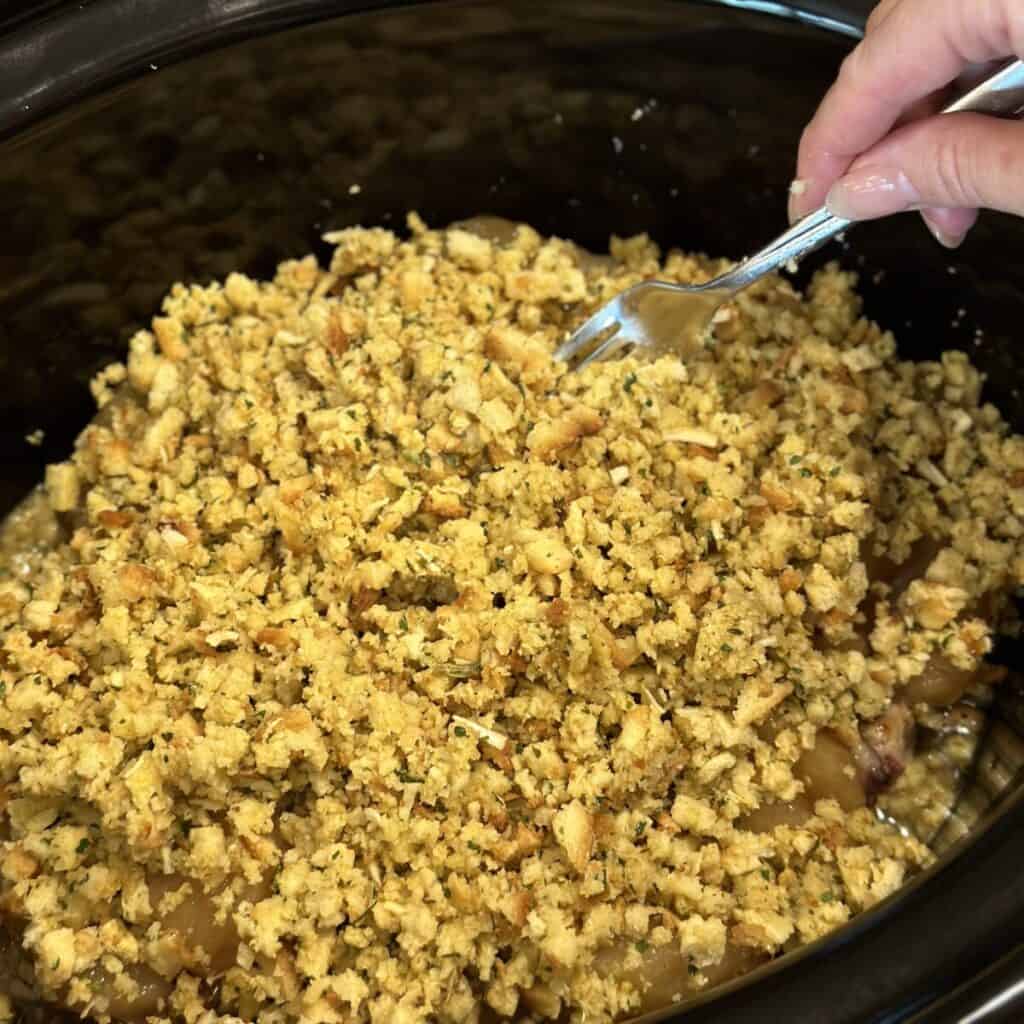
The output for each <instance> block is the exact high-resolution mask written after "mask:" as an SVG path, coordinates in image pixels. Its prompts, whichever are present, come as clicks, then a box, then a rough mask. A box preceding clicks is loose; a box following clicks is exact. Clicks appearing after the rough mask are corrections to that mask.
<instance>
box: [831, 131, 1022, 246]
mask: <svg viewBox="0 0 1024 1024" xmlns="http://www.w3.org/2000/svg"><path fill="white" fill-rule="evenodd" d="M825 202H826V205H827V206H828V208H829V210H830V211H831V212H832V213H834V214H835V215H836V216H839V217H844V218H845V219H847V220H871V219H873V218H875V217H885V216H888V215H889V214H891V213H899V212H901V211H904V210H920V209H924V210H928V209H935V208H940V209H943V208H944V209H945V210H948V211H950V212H949V213H947V214H945V216H946V217H947V218H951V219H952V221H953V222H956V221H957V219H958V216H959V223H961V224H964V225H966V226H967V227H969V226H970V223H971V220H972V218H971V215H970V214H969V213H965V214H961V215H956V214H953V213H952V210H954V209H961V210H964V211H971V210H973V209H975V208H977V207H987V208H989V209H993V210H1001V211H1003V212H1004V213H1014V214H1020V215H1024V125H1022V124H1020V123H1018V122H1015V121H1004V120H1000V119H998V118H994V117H989V116H986V115H984V114H967V113H964V114H940V115H938V116H936V117H930V118H927V119H925V120H923V121H914V122H913V123H911V124H907V125H905V126H904V127H902V128H898V129H897V130H896V131H894V132H893V133H892V134H891V135H889V136H887V137H886V138H885V139H883V140H882V141H881V142H880V143H878V145H876V146H874V147H873V148H872V149H870V150H869V151H868V152H867V153H864V154H863V155H862V156H860V157H858V158H857V160H856V161H855V162H854V163H853V165H852V166H851V167H850V169H849V170H848V171H847V172H846V173H845V174H844V175H843V176H842V177H841V178H840V179H839V180H838V181H836V182H835V184H834V185H833V186H832V188H831V190H830V191H829V193H828V198H827V199H826V201H825Z"/></svg>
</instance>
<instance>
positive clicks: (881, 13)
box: [790, 0, 1024, 248]
mask: <svg viewBox="0 0 1024 1024" xmlns="http://www.w3.org/2000/svg"><path fill="white" fill-rule="evenodd" d="M1019 54H1024V0H881V2H880V3H879V4H878V6H877V7H876V8H875V9H874V11H872V13H871V17H870V18H869V19H868V23H867V30H866V32H865V35H864V39H863V40H862V41H861V42H860V44H859V45H858V46H857V47H856V49H854V50H853V52H852V53H851V54H850V55H849V56H848V57H847V58H846V60H845V61H844V62H843V66H842V68H841V69H840V72H839V75H838V77H837V79H836V82H835V84H834V85H833V86H832V88H831V89H830V90H829V92H828V94H827V95H826V96H825V98H824V100H823V101H822V103H821V105H820V106H819V108H818V110H817V113H816V114H815V115H814V117H813V118H812V120H811V122H810V123H809V124H808V126H807V128H806V129H805V130H804V134H803V137H802V138H801V140H800V152H799V157H798V161H797V182H796V183H795V185H794V188H793V190H792V191H791V194H790V218H791V219H794V220H795V219H796V218H798V217H801V216H803V215H804V214H806V213H808V212H810V211H811V210H813V209H815V208H817V207H818V206H820V205H821V204H822V202H825V203H826V205H827V206H828V207H829V209H830V211H831V212H832V213H834V214H836V215H837V216H840V217H844V218H846V219H848V220H870V219H872V218H875V217H884V216H887V215H888V214H891V213H898V212H900V211H903V210H920V211H921V215H922V217H923V218H924V220H925V223H926V224H927V225H928V227H929V229H930V230H931V232H932V234H934V235H935V237H936V238H937V239H938V240H939V241H940V242H941V243H942V244H943V245H946V246H948V247H950V248H955V247H956V246H957V245H959V244H960V242H962V241H963V238H964V236H965V235H966V234H967V232H968V231H969V230H970V228H971V227H972V226H973V224H974V222H975V220H976V219H977V216H978V208H979V207H986V208H991V209H994V210H1002V211H1004V212H1008V213H1015V214H1020V215H1024V125H1022V124H1020V123H1018V122H1013V121H1005V120H1000V119H997V118H994V117H989V116H986V115H983V114H968V113H958V114H944V115H941V116H939V115H937V114H936V111H938V110H939V109H941V107H942V105H943V102H944V101H945V99H946V95H945V94H946V92H947V91H948V90H949V88H950V87H951V86H953V85H954V84H955V83H956V82H958V80H961V79H962V78H963V77H964V76H973V75H977V74H978V73H979V72H980V71H984V70H986V69H987V66H988V65H990V64H991V63H992V62H993V61H998V60H1001V59H1004V58H1006V57H1009V56H1011V55H1019Z"/></svg>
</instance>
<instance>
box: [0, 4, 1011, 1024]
mask: <svg viewBox="0 0 1024 1024" xmlns="http://www.w3.org/2000/svg"><path fill="white" fill-rule="evenodd" d="M869 7H870V4H869V3H867V2H854V0H847V2H843V0H832V2H828V0H820V2H815V0H800V2H794V3H784V2H775V0H717V2H714V0H709V2H682V0H680V2H673V0H647V2H645V3H635V2H629V0H556V2H551V3H543V4H541V3H530V2H526V0H465V2H453V3H444V2H441V3H422V4H401V3H387V2H377V3H374V2H372V0H365V2H346V0H333V2H330V0H174V2H170V0H167V2H161V0H150V2H147V3H138V2H136V0H92V2H89V3H38V4H13V5H7V7H6V9H5V10H0V139H2V143H0V224H2V225H3V241H4V244H3V246H2V249H0V366H2V369H3V380H4V384H5V386H4V388H3V390H2V393H0V408H2V416H0V453H2V473H0V501H2V504H3V509H4V511H6V510H7V509H8V508H10V507H11V506H12V505H13V503H14V502H15V501H17V499H18V498H19V497H21V496H22V495H23V494H24V493H25V492H26V491H27V490H28V489H29V488H30V487H31V486H33V485H34V484H35V483H36V482H37V481H38V479H39V478H40V476H41V474H42V471H43V466H44V465H45V463H46V462H48V461H53V460H58V459H60V458H62V457H64V455H65V453H66V452H67V451H68V450H69V448H70V445H71V443H72V441H73V439H74V437H75V435H76V434H77V432H78V431H79V430H80V429H81V428H82V426H83V425H84V424H85V423H86V421H87V419H88V418H89V416H90V415H91V410H92V402H91V398H90V395H89V390H88V386H87V382H88V379H89V377H90V375H91V373H92V372H94V371H95V370H96V369H97V368H98V367H99V366H100V365H102V364H104V363H106V362H108V361H110V360H111V359H114V358H118V357H120V355H121V353H122V351H123V348H124V345H125V342H126V339H127V337H128V336H129V334H130V333H131V331H132V330H133V329H134V328H135V327H136V326H138V325H139V324H140V323H141V322H142V321H143V320H145V319H146V318H147V317H148V316H150V315H151V314H152V312H153V310H154V308H155V305H156V303H157V302H158V300H159V297H160V296H161V295H162V294H163V292H164V291H165V290H166V289H167V288H168V287H169V285H170V284H171V283H173V282H174V281H177V280H204V281H205V280H209V279H211V278H213V277H218V276H223V275H225V274H226V273H227V272H229V271H230V270H233V269H237V268H242V269H244V270H246V271H247V272H249V273H252V274H254V275H259V274H261V273H266V272H267V271H269V270H271V269H272V267H273V266H274V264H275V263H276V262H277V261H279V260H280V259H283V258H286V257H288V256H294V255H299V254H302V253H305V252H308V251H311V250H312V251H322V243H321V242H320V235H321V234H322V232H323V231H325V230H328V229H332V228H339V227H344V226H347V225H352V224H367V225H369V224H382V225H386V226H387V225H400V224H401V222H402V218H403V216H404V214H405V212H406V211H407V210H409V209H415V210H418V211H419V212H420V214H421V215H422V216H423V217H424V218H425V219H426V220H427V221H428V222H430V223H432V224H444V223H446V222H449V221H453V220H457V219H459V218H462V217H467V216H472V215H475V214H482V213H486V214H494V215H499V216H504V217H508V218H512V219H520V220H527V221H529V222H531V223H532V224H533V225H535V226H536V227H537V228H538V229H539V230H541V231H543V232H546V233H554V234H558V235H561V236H563V237H568V238H572V239H574V240H575V241H577V242H579V243H581V244H583V245H585V246H589V247H591V248H595V249H601V248H603V247H604V246H605V245H606V244H607V238H608V236H609V234H611V233H612V232H614V233H617V234H620V235H622V234H630V233H635V232H640V231H647V232H649V233H650V234H651V235H652V236H653V237H654V238H655V239H656V240H657V241H659V242H662V243H667V244H670V245H681V246H683V247H685V248H687V249H691V250H704V251H708V252H713V253H718V254H726V255H730V256H733V257H740V256H742V255H743V254H744V253H745V252H748V251H750V250H751V249H752V248H754V247H755V246H757V245H759V244H760V243H762V242H764V241H765V240H766V239H768V238H770V237H771V236H772V235H774V234H776V233H777V232H778V231H779V230H780V229H781V227H782V226H783V222H784V215H785V214H784V211H785V194H786V188H787V185H788V182H789V179H790V177H791V175H792V171H793V162H794V155H795V149H796V142H797V139H798V137H799V133H800V130H801V128H802V126H803V124H804V123H805V122H806V120H807V118H808V116H809V115H810V114H811V112H812V110H813V108H814V106H815V104H816V102H817V100H818V98H819V97H820V96H821V94H822V93H823V91H824V90H825V89H826V88H827V86H828V84H829V82H830V80H831V78H832V77H833V75H834V74H835V72H836V69H837V66H838V64H839V62H840V61H841V59H842V57H843V56H844V54H845V53H846V52H848V50H849V49H850V47H851V46H852V45H853V44H854V42H855V41H856V39H857V37H858V35H859V34H860V32H861V29H862V25H863V21H864V18H865V16H866V14H867V11H868V8H869ZM638 113H639V116H638ZM1022 239H1024V226H1022V224H1021V223H1020V222H1018V221H1015V220H1014V219H1012V218H1008V217H1000V216H995V215H985V216H984V217H983V218H982V221H981V224H980V225H979V227H978V228H977V229H976V230H975V231H974V232H973V234H972V235H971V238H970V240H969V241H968V243H967V244H966V245H965V246H964V247H963V249H962V250H960V251H959V252H957V253H956V254H954V255H952V256H951V255H950V254H949V253H947V252H945V251H942V250H940V249H939V248H938V247H937V246H936V245H934V244H933V243H932V242H931V241H930V239H929V238H928V236H927V234H926V233H925V231H924V230H923V228H922V227H921V226H920V224H919V223H917V221H916V218H913V217H904V218H897V219H892V220H888V221H885V222H880V223H875V224H871V225H866V226H861V227H858V228H857V229H856V231H852V232H850V233H849V235H848V237H847V239H846V240H845V241H844V242H843V243H841V245H840V246H839V247H833V248H832V249H830V250H829V251H828V252H826V253H824V254H821V255H820V257H819V261H818V265H820V260H822V259H833V258H838V259H839V260H840V262H841V263H842V264H843V265H844V266H847V267H849V268H851V269H856V270H858V271H859V272H860V278H861V287H862V290H863V293H864V295H865V300H866V312H867V314H868V315H869V316H870V317H872V318H874V319H876V320H878V321H879V322H880V323H881V324H883V325H884V326H886V327H890V328H892V329H893V330H894V331H895V332H896V333H897V336H898V340H899V343H900V348H901V352H902V354H903V355H905V356H907V357H909V358H933V357H935V356H936V355H937V354H938V352H939V351H940V350H941V349H943V348H961V349H965V350H966V351H968V352H969V353H970V355H971V357H972V359H973V360H975V361H976V363H977V364H978V365H979V366H980V367H981V368H982V369H983V370H984V371H985V373H986V374H987V375H988V385H987V386H988V398H989V399H990V400H991V401H992V402H994V403H995V404H996V405H997V406H998V407H999V408H1000V409H1001V410H1002V412H1003V413H1004V414H1005V415H1006V416H1007V418H1008V419H1009V420H1010V422H1011V423H1012V424H1013V425H1014V427H1015V428H1016V429H1017V430H1021V429H1024V401H1022V397H1021V390H1020V389H1021V387H1022V386H1024V363H1022V361H1021V360H1020V358H1019V355H1018V353H1019V347H1018V339H1017V337H1016V334H1017V332H1018V330H1019V325H1020V323H1021V313H1022V311H1024V262H1021V261H1019V260H1016V259H1015V257H1014V253H1015V252H1016V250H1017V248H1018V247H1019V245H1020V243H1021V241H1022ZM807 272H808V268H804V270H803V271H802V273H803V274H806V273H807ZM34 431H42V436H43V438H44V439H43V441H42V443H41V445H40V446H38V447H32V446H30V445H27V444H26V442H25V437H26V435H27V434H29V433H31V432H34ZM36 436H39V435H38V434H37V435H36ZM1022 654H1024V647H1022V646H1021V645H1020V644H1019V643H1010V642H1008V643H1006V644H1005V645H1004V646H1003V647H1001V648H1000V649H999V650H998V651H997V653H996V658H995V660H996V661H999V662H1001V663H1003V664H1006V665H1008V666H1009V667H1010V668H1011V670H1016V669H1018V668H1020V666H1021V663H1022V661H1024V659H1022ZM997 692H998V695H997V697H996V699H995V702H994V703H993V704H992V706H991V707H988V708H985V709H983V710H984V711H985V713H986V716H987V723H988V724H987V727H986V733H985V738H984V741H983V743H982V744H981V749H980V753H979V755H978V758H977V760H976V763H975V764H974V766H973V769H972V771H971V773H970V778H969V780H968V782H967V784H966V785H965V786H964V788H963V791H962V793H961V795H960V798H959V801H958V803H957V805H956V807H955V808H954V810H953V812H952V814H951V815H950V817H949V819H948V820H947V821H946V822H945V824H944V825H943V827H942V828H941V829H940V831H939V832H938V834H936V835H935V836H934V837H933V839H932V842H933V845H934V847H935V848H936V850H937V851H939V852H940V853H941V856H940V859H939V862H938V863H937V864H936V866H935V867H934V868H933V869H931V870H929V871H928V872H927V873H925V874H924V875H922V876H920V877H918V878H916V879H915V880H914V881H913V882H911V883H910V884H909V885H907V886H906V887H905V888H904V889H903V890H901V891H900V892H899V893H898V894H897V895H896V896H894V897H892V898H890V899H889V900H887V901H886V902H885V903H883V904H881V905H880V906H878V907H876V908H875V909H874V910H872V911H870V912H868V913H865V914H863V915H862V916H860V917H858V918H857V919H856V920H854V921H853V923H851V924H850V925H848V926H847V927H845V928H843V929H841V930H840V931H838V932H836V933H834V934H833V935H831V936H829V937H828V938H826V939H824V940H821V941H819V942H817V943H815V944H814V945H812V946H809V947H806V948H804V949H801V950H800V951H798V952H797V953H794V954H790V955H787V956H785V957H783V958H781V959H780V960H777V961H775V962H773V963H771V964H769V965H767V966H765V967H762V968H761V969H759V970H757V971H756V972H754V973H753V974H751V975H748V976H747V977H745V978H743V979H741V980H740V981H738V982H734V983H731V984H730V985H728V986H726V987H724V988H722V989H719V990H716V991H713V992H710V993H707V994H706V995H705V996H703V997H702V999H701V1001H700V1002H698V1003H697V1004H694V1005H690V1006H688V1007H687V1008H686V1009H684V1010H682V1011H680V1010H675V1011H671V1010H669V1011H663V1012H661V1013H660V1014H659V1015H654V1016H651V1017H649V1018H645V1019H649V1020H652V1021H653V1020H669V1019H672V1020H675V1019H685V1020H687V1021H693V1022H698V1021H716V1022H730V1024H733V1022H735V1024H739V1022H759V1024H763V1022H769V1021H771V1022H774V1021H780V1022H781V1021H800V1022H805V1021H806V1022H811V1021H814V1022H819V1021H820V1022H825V1024H844V1022H855V1021H856V1022H861V1021H863V1022H867V1021H871V1022H877V1024H881V1022H885V1024H895V1022H898V1021H929V1022H947V1021H949V1022H952V1021H964V1022H966V1021H972V1022H974V1021H997V1020H1006V1021H1010V1020H1021V1019H1024V953H1021V952H1020V950H1021V949H1024V945H1022V944H1024V800H1022V786H1021V780H1022V776H1021V772H1020V768H1021V765H1022V764H1024V687H1022V686H1021V685H1019V684H1018V683H1017V682H1016V681H1015V678H1014V676H1013V675H1012V674H1011V677H1010V681H1009V682H1008V683H1006V684H1005V685H1003V686H1002V687H1001V688H1000V689H999V690H998V691H997ZM26 1012H28V1011H26ZM44 1019H52V1016H50V1015H49V1014H44Z"/></svg>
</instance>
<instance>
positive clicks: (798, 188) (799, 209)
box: [788, 178, 807, 224]
mask: <svg viewBox="0 0 1024 1024" xmlns="http://www.w3.org/2000/svg"><path fill="white" fill-rule="evenodd" d="M806 191H807V182H806V181H804V180H803V179H802V178H795V179H794V180H793V181H791V182H790V183H789V206H788V212H789V223H790V224H795V223H796V222H797V221H798V220H799V219H800V218H801V217H802V216H803V203H802V201H801V198H800V197H801V196H802V195H803V194H804V193H805V192H806Z"/></svg>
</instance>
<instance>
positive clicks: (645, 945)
mask: <svg viewBox="0 0 1024 1024" xmlns="http://www.w3.org/2000/svg"><path fill="white" fill-rule="evenodd" d="M650 948H651V944H650V943H649V942H645V941H644V940H643V939H641V940H640V941H639V942H638V943H637V944H636V951H637V952H638V953H646V952H647V950H649V949H650Z"/></svg>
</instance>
